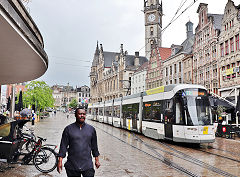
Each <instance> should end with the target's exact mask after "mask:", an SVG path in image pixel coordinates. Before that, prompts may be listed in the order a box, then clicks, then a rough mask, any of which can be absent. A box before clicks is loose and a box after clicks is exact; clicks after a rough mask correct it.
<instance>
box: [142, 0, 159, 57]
mask: <svg viewBox="0 0 240 177" xmlns="http://www.w3.org/2000/svg"><path fill="white" fill-rule="evenodd" d="M144 15H145V55H146V57H147V59H150V55H151V51H152V48H153V46H155V45H154V43H155V44H156V46H157V47H161V46H162V15H163V13H162V2H161V4H160V3H159V0H144Z"/></svg>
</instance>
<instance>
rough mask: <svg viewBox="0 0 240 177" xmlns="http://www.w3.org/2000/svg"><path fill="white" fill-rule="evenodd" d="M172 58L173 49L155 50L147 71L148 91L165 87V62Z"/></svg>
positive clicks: (156, 48) (159, 48)
mask: <svg viewBox="0 0 240 177" xmlns="http://www.w3.org/2000/svg"><path fill="white" fill-rule="evenodd" d="M170 56H171V48H163V47H155V48H153V50H152V53H151V56H150V60H149V63H148V69H147V78H146V85H147V90H148V89H152V88H156V87H159V86H161V85H163V62H164V60H166V59H167V58H168V57H170Z"/></svg>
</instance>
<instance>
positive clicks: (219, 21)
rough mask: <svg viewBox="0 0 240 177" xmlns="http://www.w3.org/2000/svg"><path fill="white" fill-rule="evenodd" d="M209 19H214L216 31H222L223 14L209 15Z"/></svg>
mask: <svg viewBox="0 0 240 177" xmlns="http://www.w3.org/2000/svg"><path fill="white" fill-rule="evenodd" d="M208 17H213V26H214V27H215V29H218V30H221V28H222V19H223V14H208Z"/></svg>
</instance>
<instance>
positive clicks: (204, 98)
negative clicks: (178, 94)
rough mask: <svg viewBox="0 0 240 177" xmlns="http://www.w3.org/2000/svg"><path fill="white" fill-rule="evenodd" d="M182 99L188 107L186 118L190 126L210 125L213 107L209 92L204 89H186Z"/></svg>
mask: <svg viewBox="0 0 240 177" xmlns="http://www.w3.org/2000/svg"><path fill="white" fill-rule="evenodd" d="M182 97H183V99H184V100H185V101H183V102H184V104H185V105H186V111H185V116H186V117H187V124H188V125H210V124H211V120H212V114H211V107H210V102H209V98H208V94H207V91H205V90H203V89H185V90H184V91H183V92H182Z"/></svg>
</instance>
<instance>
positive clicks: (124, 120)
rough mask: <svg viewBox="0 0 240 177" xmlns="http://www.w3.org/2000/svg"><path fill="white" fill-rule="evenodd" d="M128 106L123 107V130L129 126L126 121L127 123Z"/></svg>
mask: <svg viewBox="0 0 240 177" xmlns="http://www.w3.org/2000/svg"><path fill="white" fill-rule="evenodd" d="M126 106H127V105H123V106H122V110H123V113H122V115H123V116H122V118H123V124H122V125H123V127H122V128H126V127H127V125H126V121H127V111H126Z"/></svg>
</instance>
